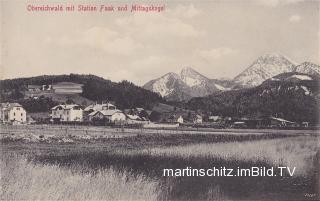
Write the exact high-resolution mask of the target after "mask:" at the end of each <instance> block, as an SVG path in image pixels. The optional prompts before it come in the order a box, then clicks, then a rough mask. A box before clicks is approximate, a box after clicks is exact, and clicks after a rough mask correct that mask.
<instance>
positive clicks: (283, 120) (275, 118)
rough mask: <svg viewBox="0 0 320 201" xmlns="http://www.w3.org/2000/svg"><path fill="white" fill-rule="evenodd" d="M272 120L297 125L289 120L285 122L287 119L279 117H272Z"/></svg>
mask: <svg viewBox="0 0 320 201" xmlns="http://www.w3.org/2000/svg"><path fill="white" fill-rule="evenodd" d="M271 119H273V120H277V121H281V122H286V123H292V124H294V123H295V122H292V121H288V120H285V119H282V118H277V117H271Z"/></svg>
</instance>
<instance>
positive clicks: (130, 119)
mask: <svg viewBox="0 0 320 201" xmlns="http://www.w3.org/2000/svg"><path fill="white" fill-rule="evenodd" d="M126 116H127V121H126V122H127V124H146V123H149V122H150V121H149V120H147V119H146V118H141V117H139V116H138V115H131V114H127V115H126Z"/></svg>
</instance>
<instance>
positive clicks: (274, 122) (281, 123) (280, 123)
mask: <svg viewBox="0 0 320 201" xmlns="http://www.w3.org/2000/svg"><path fill="white" fill-rule="evenodd" d="M270 125H271V127H289V126H297V123H296V122H292V121H288V120H285V119H282V118H277V117H270Z"/></svg>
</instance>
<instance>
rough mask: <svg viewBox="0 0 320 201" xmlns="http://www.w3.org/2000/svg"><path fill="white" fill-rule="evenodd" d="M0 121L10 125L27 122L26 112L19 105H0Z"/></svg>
mask: <svg viewBox="0 0 320 201" xmlns="http://www.w3.org/2000/svg"><path fill="white" fill-rule="evenodd" d="M0 121H1V122H2V123H10V124H24V123H26V122H27V112H26V110H25V109H24V108H23V107H22V105H20V104H19V103H0Z"/></svg>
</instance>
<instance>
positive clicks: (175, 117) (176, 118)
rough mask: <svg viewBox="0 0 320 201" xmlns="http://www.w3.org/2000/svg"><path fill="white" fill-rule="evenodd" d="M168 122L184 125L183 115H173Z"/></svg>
mask: <svg viewBox="0 0 320 201" xmlns="http://www.w3.org/2000/svg"><path fill="white" fill-rule="evenodd" d="M168 122H169V123H179V124H183V117H182V116H181V115H172V116H170V117H169V118H168Z"/></svg>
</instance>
